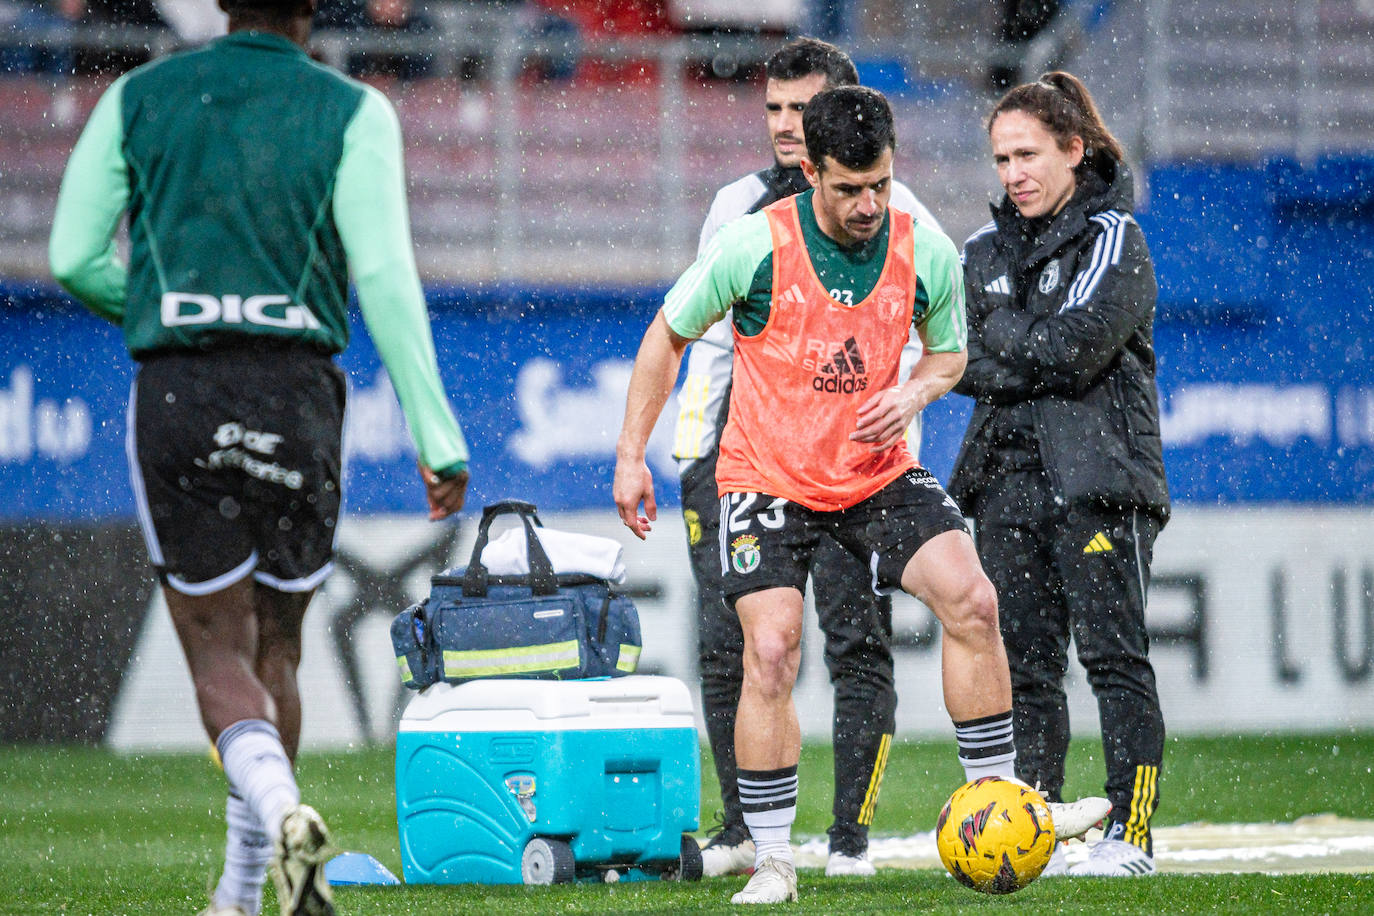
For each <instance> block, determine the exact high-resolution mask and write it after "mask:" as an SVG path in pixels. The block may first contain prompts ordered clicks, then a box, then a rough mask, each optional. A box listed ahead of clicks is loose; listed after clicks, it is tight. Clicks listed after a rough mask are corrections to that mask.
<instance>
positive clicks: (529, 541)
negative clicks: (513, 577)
mask: <svg viewBox="0 0 1374 916" xmlns="http://www.w3.org/2000/svg"><path fill="white" fill-rule="evenodd" d="M502 515H518V516H520V521H521V522H522V523H523V524H524V526H525V554H526V556H527V557H529V561H530V574H529V582H530V590H531V591H532V592H533V593H534V594H536V595H552V594H554V593H556V592H557V591H558V576H556V575H555V574H554V571H553V563H552V562H550V560H549V555H548V554H547V553H545V552H544V545H543V544H540V543H539V538H538V537H536V536H535V533H534V526H535V525H538V526H539V527H541V528H542V527H544V523H543V522H541V521H540V520H539V511H538V510H537V509H535V507H534V504H533V503H527V502H525V501H524V500H519V499H503V500H501V501H500V502H498V503H492V504H491V505H490V506H487V507H485V508H484V509H483V510H482V521H481V522H480V523H479V524H478V526H477V541H476V543H474V544H473V545H472V556H471V557H469V558H468V568H467V570H466V571H465V572H464V573H463V595H464V596H466V597H469V598H481V597H484V596H485V595H486V594H487V586H488V580H489V579H490V575H489V574H488V572H487V568H486V567H485V566H483V565H482V551H483V550H485V549H486V546H487V541H488V540H490V538H491V523H492V522H494V521H495V520H496V519H497V518H499V517H500V516H502Z"/></svg>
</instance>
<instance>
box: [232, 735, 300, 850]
mask: <svg viewBox="0 0 1374 916" xmlns="http://www.w3.org/2000/svg"><path fill="white" fill-rule="evenodd" d="M215 745H216V747H218V748H219V759H220V760H221V761H222V762H223V764H224V775H225V776H227V777H228V778H229V790H230V791H231V792H236V793H238V795H239V796H240V797H241V798H243V800H244V802H245V803H247V806H248V810H249V811H250V812H251V813H252V815H253V817H255V818H256V819H257V821H258V824H259V825H261V827H262V829H263V830H264V831H265V832H266V833H267V837H268V839H269V840H270V841H271V842H272V843H273V844H274V845H275V844H276V842H277V839H278V838H279V837H280V836H281V821H282V818H283V817H285V816H286V812H287V811H289V810H290V809H291V808H293V807H295V806H296V805H298V804H299V803H300V800H301V793H300V790H299V789H297V788H296V776H295V774H294V773H292V772H291V761H290V760H288V759H287V757H286V750H285V748H283V747H282V745H281V738H280V737H279V736H278V735H277V730H276V729H275V728H273V727H272V723H270V722H266V721H263V720H262V719H242V720H240V721H238V722H235V723H234V724H233V725H231V726H229V727H228V728H226V729H225V730H224V731H222V732H220V736H219V740H218V741H217V742H215Z"/></svg>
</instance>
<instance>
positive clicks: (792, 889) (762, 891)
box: [730, 856, 800, 903]
mask: <svg viewBox="0 0 1374 916" xmlns="http://www.w3.org/2000/svg"><path fill="white" fill-rule="evenodd" d="M798 899H800V898H799V897H798V895H797V870H796V869H795V868H793V867H792V863H791V862H784V861H782V860H781V859H775V858H773V857H772V856H769V857H768V858H766V859H764V860H763V863H762V864H760V865H758V866H757V867H755V869H754V874H753V876H752V877H751V878H750V879H749V883H748V884H746V885H744V890H742V891H740V892H739V893H738V894H735V895H734V896H733V897H731V898H730V902H731V903H795V902H796V901H797V900H798Z"/></svg>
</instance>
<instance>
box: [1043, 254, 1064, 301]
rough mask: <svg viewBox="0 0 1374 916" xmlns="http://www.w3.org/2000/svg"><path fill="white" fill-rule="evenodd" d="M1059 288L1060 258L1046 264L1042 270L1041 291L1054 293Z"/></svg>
mask: <svg viewBox="0 0 1374 916" xmlns="http://www.w3.org/2000/svg"><path fill="white" fill-rule="evenodd" d="M1058 288H1059V259H1058V258H1055V259H1054V260H1053V261H1050V263H1048V264H1046V265H1045V269H1044V270H1042V271H1040V292H1042V293H1046V294H1048V293H1052V292H1054V291H1055V290H1056V289H1058Z"/></svg>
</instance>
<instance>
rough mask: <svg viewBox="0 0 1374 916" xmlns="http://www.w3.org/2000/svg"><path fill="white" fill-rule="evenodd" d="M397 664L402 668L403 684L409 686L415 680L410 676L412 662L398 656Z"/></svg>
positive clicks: (402, 656)
mask: <svg viewBox="0 0 1374 916" xmlns="http://www.w3.org/2000/svg"><path fill="white" fill-rule="evenodd" d="M396 664H398V665H400V666H401V683H402V684H408V683H410V682H411V681H413V680H415V678H413V677H411V676H410V661H409V660H408V659H407V658H406V657H405V656H404V655H398V656H396Z"/></svg>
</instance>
